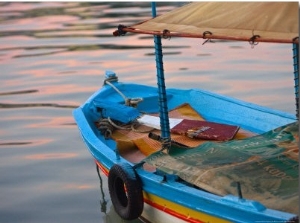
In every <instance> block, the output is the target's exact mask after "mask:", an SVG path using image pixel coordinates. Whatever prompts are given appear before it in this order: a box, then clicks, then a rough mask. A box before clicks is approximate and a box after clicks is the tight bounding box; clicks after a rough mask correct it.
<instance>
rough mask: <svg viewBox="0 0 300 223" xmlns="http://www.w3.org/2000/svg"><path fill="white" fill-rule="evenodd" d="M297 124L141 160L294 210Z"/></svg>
mask: <svg viewBox="0 0 300 223" xmlns="http://www.w3.org/2000/svg"><path fill="white" fill-rule="evenodd" d="M298 129H299V126H298V122H295V123H291V124H288V125H285V126H282V127H279V128H276V129H274V130H272V131H269V132H266V133H264V134H261V135H257V136H254V137H251V138H247V139H243V140H233V141H228V142H223V143H218V142H207V143H204V144H202V145H200V146H198V147H196V148H193V149H184V148H179V147H175V146H172V147H171V149H170V150H169V154H166V153H164V152H162V151H160V152H156V153H154V154H152V155H150V156H149V157H147V158H146V159H145V161H146V162H147V163H149V164H151V165H153V166H155V167H156V168H158V169H160V170H161V171H163V172H165V173H168V174H175V175H177V176H179V177H180V178H181V179H183V180H185V181H187V182H189V183H191V184H194V185H196V186H198V187H200V188H202V189H204V190H207V191H209V192H211V193H215V194H218V195H227V194H233V195H238V194H237V182H239V183H240V185H241V192H242V195H243V197H244V198H246V199H250V200H256V201H259V202H260V203H262V204H264V205H265V206H266V207H268V208H272V209H277V210H281V211H287V212H290V213H295V214H298V207H299V206H298V199H299V196H298V186H299V185H298V164H299V160H298V151H299V147H298V143H299V136H298Z"/></svg>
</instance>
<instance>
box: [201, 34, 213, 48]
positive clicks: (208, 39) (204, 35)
mask: <svg viewBox="0 0 300 223" xmlns="http://www.w3.org/2000/svg"><path fill="white" fill-rule="evenodd" d="M202 35H203V39H206V40H205V41H204V42H203V43H202V45H204V44H205V43H207V42H212V43H213V41H211V39H210V38H207V37H206V35H212V32H210V31H205V32H203V34H202Z"/></svg>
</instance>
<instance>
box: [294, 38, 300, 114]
mask: <svg viewBox="0 0 300 223" xmlns="http://www.w3.org/2000/svg"><path fill="white" fill-rule="evenodd" d="M298 47H299V45H298V44H296V43H293V62H294V80H295V99H296V116H297V118H298V119H299V49H298Z"/></svg>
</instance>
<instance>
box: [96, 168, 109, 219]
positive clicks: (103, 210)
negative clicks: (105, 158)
mask: <svg viewBox="0 0 300 223" xmlns="http://www.w3.org/2000/svg"><path fill="white" fill-rule="evenodd" d="M96 170H97V174H98V177H99V181H100V191H101V197H102V199H101V198H100V207H101V212H103V213H105V214H106V205H107V201H106V200H105V194H104V191H103V183H102V177H101V175H100V172H99V166H98V165H97V163H96Z"/></svg>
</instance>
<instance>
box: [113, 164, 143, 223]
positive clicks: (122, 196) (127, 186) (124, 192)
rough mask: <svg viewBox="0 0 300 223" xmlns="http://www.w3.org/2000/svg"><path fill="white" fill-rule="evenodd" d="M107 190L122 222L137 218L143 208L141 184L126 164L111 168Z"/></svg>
mask: <svg viewBox="0 0 300 223" xmlns="http://www.w3.org/2000/svg"><path fill="white" fill-rule="evenodd" d="M108 189H109V193H110V198H111V201H112V203H113V206H114V208H115V211H116V212H117V214H118V215H119V216H120V217H121V218H123V219H124V220H133V219H136V218H138V217H139V216H140V215H141V214H142V212H143V208H144V199H143V190H142V183H141V180H140V179H139V177H138V175H137V174H136V172H135V170H134V169H133V168H132V167H131V166H130V165H129V164H128V163H119V164H115V165H113V166H112V168H111V169H110V171H109V173H108Z"/></svg>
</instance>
